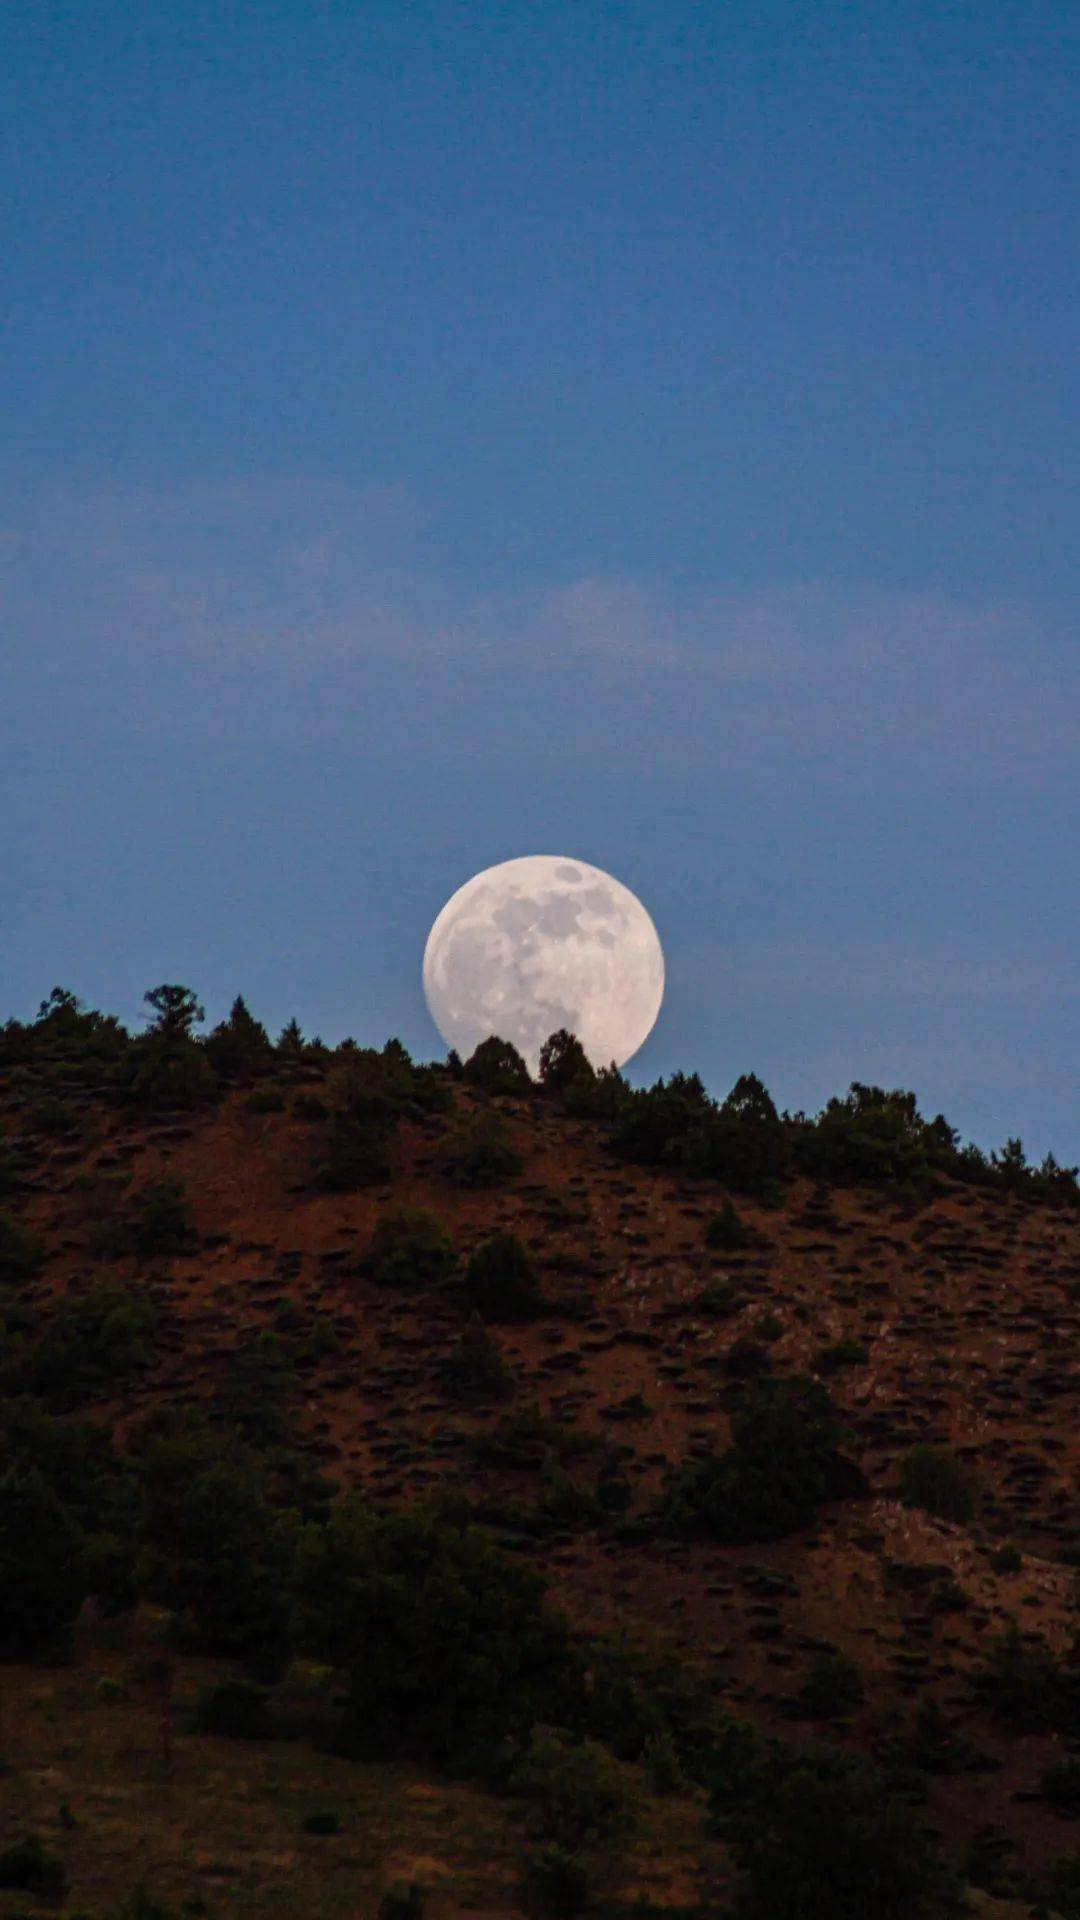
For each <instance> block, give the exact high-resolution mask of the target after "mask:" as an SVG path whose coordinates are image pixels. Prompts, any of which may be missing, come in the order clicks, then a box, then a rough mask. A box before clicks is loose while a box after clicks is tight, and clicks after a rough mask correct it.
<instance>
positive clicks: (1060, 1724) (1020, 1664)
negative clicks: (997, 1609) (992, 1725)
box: [974, 1623, 1076, 1733]
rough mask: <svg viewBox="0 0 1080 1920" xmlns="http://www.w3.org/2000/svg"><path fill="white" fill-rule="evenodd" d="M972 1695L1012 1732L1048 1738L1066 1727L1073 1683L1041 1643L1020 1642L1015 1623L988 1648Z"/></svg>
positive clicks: (1072, 1703) (1072, 1709) (1072, 1708)
mask: <svg viewBox="0 0 1080 1920" xmlns="http://www.w3.org/2000/svg"><path fill="white" fill-rule="evenodd" d="M974 1688H975V1693H976V1696H977V1697H978V1698H979V1699H981V1700H982V1701H983V1702H984V1703H985V1705H986V1706H987V1707H988V1708H989V1710H990V1712H991V1713H992V1714H993V1715H994V1716H995V1718H996V1719H998V1720H1000V1721H1001V1722H1002V1723H1003V1725H1005V1726H1007V1727H1012V1728H1014V1729H1015V1730H1016V1731H1017V1732H1018V1733H1048V1732H1053V1731H1054V1730H1055V1729H1058V1728H1066V1727H1068V1726H1069V1724H1070V1719H1071V1716H1072V1714H1073V1713H1074V1712H1075V1707H1076V1700H1075V1695H1076V1683H1075V1680H1074V1679H1073V1678H1072V1677H1071V1676H1070V1675H1068V1674H1066V1673H1065V1671H1064V1669H1063V1668H1062V1667H1061V1665H1060V1663H1059V1662H1058V1661H1057V1660H1056V1659H1055V1657H1054V1655H1053V1653H1052V1652H1051V1650H1050V1648H1049V1647H1048V1646H1047V1645H1046V1643H1045V1641H1042V1640H1025V1639H1024V1637H1023V1635H1022V1634H1021V1632H1020V1629H1019V1627H1017V1626H1016V1625H1015V1623H1014V1624H1013V1625H1012V1626H1010V1627H1009V1628H1008V1629H1007V1630H1006V1632H1005V1633H1003V1634H1002V1636H1001V1638H1000V1639H999V1640H997V1641H996V1642H995V1643H994V1645H993V1646H992V1647H991V1649H990V1653H989V1655H988V1656H987V1659H986V1662H985V1664H984V1665H983V1667H982V1668H981V1669H980V1671H978V1672H977V1673H976V1674H975V1676H974Z"/></svg>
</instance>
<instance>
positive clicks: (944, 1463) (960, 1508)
mask: <svg viewBox="0 0 1080 1920" xmlns="http://www.w3.org/2000/svg"><path fill="white" fill-rule="evenodd" d="M900 1498H901V1500H902V1501H903V1502H904V1505H905V1506H907V1507H918V1508H919V1509H921V1511H922V1512H923V1513H930V1514H933V1515H934V1517H935V1518H936V1519H938V1520H954V1521H958V1522H960V1523H961V1524H963V1523H964V1522H965V1521H968V1520H971V1519H972V1518H973V1516H974V1513H975V1492H974V1488H973V1487H972V1484H971V1482H970V1480H969V1479H968V1476H967V1474H966V1473H965V1472H964V1469H963V1468H962V1466H961V1465H960V1462H959V1461H958V1460H957V1459H955V1458H954V1456H953V1455H952V1454H951V1453H949V1452H948V1451H947V1449H946V1448H944V1447H934V1446H930V1445H928V1444H924V1445H921V1446H917V1447H912V1449H911V1452H910V1453H908V1454H907V1455H905V1457H904V1460H903V1462H902V1463H901V1467H900Z"/></svg>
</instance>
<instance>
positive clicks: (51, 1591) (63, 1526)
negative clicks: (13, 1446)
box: [0, 1466, 87, 1886]
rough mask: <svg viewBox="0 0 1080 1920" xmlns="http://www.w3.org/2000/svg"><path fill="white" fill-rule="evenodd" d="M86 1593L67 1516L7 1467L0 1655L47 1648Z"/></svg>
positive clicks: (2, 1497)
mask: <svg viewBox="0 0 1080 1920" xmlns="http://www.w3.org/2000/svg"><path fill="white" fill-rule="evenodd" d="M86 1594H87V1579H86V1565H85V1561H84V1558H83V1554H82V1551H81V1543H80V1540H79V1535H78V1531H77V1529H76V1527H75V1526H74V1525H73V1523H72V1521H71V1519H70V1517H69V1515H68V1514H67V1513H66V1512H65V1510H64V1508H63V1506H62V1505H61V1503H60V1501H59V1500H58V1499H57V1497H56V1494H55V1493H54V1492H53V1491H52V1489H51V1488H50V1487H49V1486H48V1485H47V1483H46V1481H45V1479H44V1477H43V1476H42V1474H41V1473H40V1472H38V1471H37V1470H36V1469H35V1468H26V1467H18V1466H14V1467H10V1468H9V1469H8V1470H7V1472H5V1473H4V1474H3V1475H2V1476H0V1655H3V1656H4V1657H7V1658H11V1657H12V1656H14V1657H15V1658H18V1657H20V1656H21V1655H23V1654H27V1653H35V1652H37V1651H38V1650H39V1649H40V1648H42V1647H45V1646H48V1645H49V1644H50V1642H52V1641H53V1640H54V1639H55V1638H56V1635H57V1634H58V1633H59V1632H60V1630H61V1628H63V1627H65V1626H67V1625H68V1624H69V1623H70V1622H71V1621H72V1620H74V1618H75V1616H76V1614H77V1613H78V1611H79V1608H80V1607H81V1606H82V1603H83V1601H84V1599H85V1598H86ZM0 1884H5V1883H3V1882H2V1881H0ZM6 1884H7V1885H8V1886H20V1885H23V1886H25V1885H27V1884H28V1883H27V1882H25V1881H14V1880H9V1881H7V1882H6Z"/></svg>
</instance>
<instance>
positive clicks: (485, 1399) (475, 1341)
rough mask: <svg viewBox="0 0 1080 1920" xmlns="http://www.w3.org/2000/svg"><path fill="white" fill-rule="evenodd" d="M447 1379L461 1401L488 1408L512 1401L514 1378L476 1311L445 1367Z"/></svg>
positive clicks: (444, 1373)
mask: <svg viewBox="0 0 1080 1920" xmlns="http://www.w3.org/2000/svg"><path fill="white" fill-rule="evenodd" d="M443 1378H444V1380H445V1382H446V1385H447V1387H448V1388H449V1390H450V1392H451V1393H452V1394H454V1395H455V1397H456V1398H457V1399H459V1400H463V1401H465V1402H467V1403H470V1404H475V1405H479V1406H482V1405H485V1404H490V1403H492V1402H496V1401H499V1400H508V1399H509V1398H510V1397H511V1395H512V1393H513V1391H514V1376H513V1374H512V1372H511V1370H510V1368H509V1367H508V1366H507V1364H506V1361H505V1360H504V1359H503V1357H502V1354H501V1353H500V1351H499V1348H498V1346H497V1344H496V1342H495V1341H494V1340H493V1339H492V1337H491V1335H490V1333H489V1332H488V1330H487V1328H486V1327H485V1325H484V1323H483V1321H482V1319H481V1318H480V1315H479V1314H478V1313H477V1312H476V1310H475V1308H474V1309H473V1311H472V1313H471V1314H470V1315H469V1318H468V1320H467V1321H466V1323H465V1325H464V1327H463V1328H462V1330H461V1332H460V1334H459V1335H458V1337H457V1340H456V1341H455V1343H454V1347H453V1351H452V1352H451V1354H450V1356H449V1358H448V1359H447V1361H446V1362H445V1365H444V1367H443Z"/></svg>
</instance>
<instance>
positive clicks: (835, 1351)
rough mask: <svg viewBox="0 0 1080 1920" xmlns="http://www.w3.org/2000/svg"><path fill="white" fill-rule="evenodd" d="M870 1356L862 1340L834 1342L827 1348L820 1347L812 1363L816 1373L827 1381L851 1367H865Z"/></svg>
mask: <svg viewBox="0 0 1080 1920" xmlns="http://www.w3.org/2000/svg"><path fill="white" fill-rule="evenodd" d="M869 1358H870V1355H869V1353H868V1352H867V1350H866V1348H865V1347H864V1346H863V1344H862V1341H861V1340H834V1341H833V1342H832V1343H831V1345H829V1346H827V1347H819V1348H818V1350H817V1352H816V1353H815V1355H814V1358H813V1360H812V1361H811V1366H812V1368H813V1371H814V1372H815V1373H820V1374H821V1375H823V1377H824V1378H825V1379H826V1380H831V1378H832V1376H833V1374H835V1373H844V1372H845V1371H846V1370H847V1368H849V1367H865V1365H866V1363H867V1361H868V1360H869Z"/></svg>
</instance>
